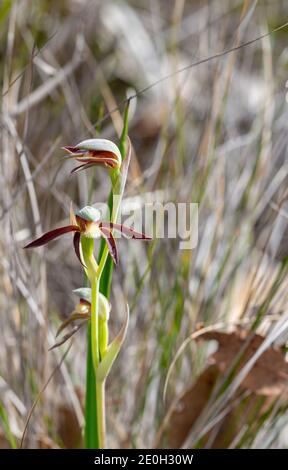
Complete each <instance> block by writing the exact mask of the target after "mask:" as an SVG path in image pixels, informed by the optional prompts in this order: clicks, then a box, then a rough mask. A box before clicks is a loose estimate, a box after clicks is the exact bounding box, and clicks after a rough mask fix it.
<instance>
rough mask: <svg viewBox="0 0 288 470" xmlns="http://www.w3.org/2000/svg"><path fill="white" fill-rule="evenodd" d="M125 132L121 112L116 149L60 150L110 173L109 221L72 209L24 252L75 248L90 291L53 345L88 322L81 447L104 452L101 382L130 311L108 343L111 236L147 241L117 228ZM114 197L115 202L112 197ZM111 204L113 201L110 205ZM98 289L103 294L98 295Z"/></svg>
mask: <svg viewBox="0 0 288 470" xmlns="http://www.w3.org/2000/svg"><path fill="white" fill-rule="evenodd" d="M127 127H128V107H127V108H126V111H125V116H124V127H123V132H122V135H121V139H120V143H119V147H118V146H117V145H116V144H115V143H113V142H111V141H110V140H106V139H89V140H84V141H82V142H80V143H79V144H77V145H75V146H66V147H63V148H64V149H65V151H67V152H68V155H69V156H68V158H72V159H74V160H76V161H77V162H79V163H80V165H78V166H77V167H75V168H74V169H73V170H72V173H77V172H79V171H82V170H86V169H90V168H91V167H93V166H95V165H97V166H102V167H104V168H106V169H107V170H108V171H109V174H110V179H111V194H110V198H109V202H110V204H109V206H110V220H109V222H106V221H102V220H101V219H100V211H99V210H98V209H96V208H95V207H91V206H86V207H84V208H83V209H81V210H79V211H78V212H76V213H74V210H73V206H72V204H71V207H70V222H69V225H66V226H64V227H58V228H56V229H54V230H51V231H49V232H47V233H45V234H43V235H42V236H41V237H39V238H37V239H36V240H34V241H32V242H30V243H28V244H27V245H26V246H25V247H24V248H26V249H28V248H36V247H39V246H42V245H45V244H46V243H48V242H50V241H52V240H55V239H56V238H58V237H60V236H62V235H64V234H67V233H73V234H74V235H73V245H74V250H75V253H76V256H77V258H78V260H79V262H80V263H81V266H82V268H83V270H84V272H85V275H86V276H87V279H88V280H89V283H90V287H83V288H79V289H76V291H74V292H75V294H76V295H77V296H78V297H79V302H78V303H77V305H76V306H75V308H74V311H73V312H72V313H71V315H70V317H69V318H68V319H67V320H65V321H64V322H63V323H62V325H61V326H60V328H59V329H58V331H57V333H56V336H57V337H58V336H59V335H60V333H61V334H63V332H64V331H65V330H66V329H67V327H69V326H70V325H71V324H73V325H74V327H73V328H72V330H71V331H70V332H69V333H66V334H65V335H64V336H63V337H62V338H60V339H59V340H58V341H57V342H56V343H55V345H54V346H53V347H58V346H60V345H62V344H63V343H64V342H65V341H67V340H68V339H70V338H71V336H72V335H73V334H75V333H76V332H77V331H78V330H79V329H80V328H81V327H82V326H83V325H84V324H87V323H88V335H87V338H88V345H87V372H86V377H87V384H86V407H85V409H86V425H85V442H86V447H87V448H105V447H106V437H105V436H106V428H105V381H106V378H107V376H108V374H109V372H110V370H111V367H112V364H113V363H114V361H115V359H116V357H117V355H118V353H119V351H120V348H121V346H122V343H123V341H124V339H125V335H126V331H127V327H128V320H129V310H128V307H127V313H126V318H125V321H124V323H123V326H122V328H121V329H120V332H119V333H118V335H117V336H116V337H115V338H114V339H113V341H112V342H110V343H109V328H108V320H109V314H110V310H111V305H110V303H109V300H108V296H109V291H110V281H111V275H112V266H111V263H110V259H111V260H112V261H113V262H114V264H115V265H117V264H118V261H119V256H118V249H117V245H116V241H115V238H114V235H113V233H114V232H117V233H118V234H121V235H123V236H124V237H125V238H132V239H140V240H151V238H150V237H149V236H147V235H145V234H144V233H140V232H136V231H135V230H134V229H133V228H130V227H126V226H124V225H121V224H118V223H117V216H118V213H119V208H120V204H121V200H122V196H123V192H124V187H125V183H126V178H127V172H128V167H129V161H130V154H131V144H130V140H129V137H128V135H127ZM111 196H112V197H111ZM113 196H117V197H116V198H114V197H113ZM114 200H116V201H117V202H116V203H114V202H113V201H114ZM99 237H101V238H102V242H103V243H102V246H101V249H100V256H99V260H98V261H99V262H97V261H96V259H95V256H94V242H95V239H96V238H99ZM109 255H110V257H111V258H110V259H109ZM112 265H113V263H112ZM103 283H104V287H103ZM100 290H102V293H101V292H100ZM105 294H106V295H105Z"/></svg>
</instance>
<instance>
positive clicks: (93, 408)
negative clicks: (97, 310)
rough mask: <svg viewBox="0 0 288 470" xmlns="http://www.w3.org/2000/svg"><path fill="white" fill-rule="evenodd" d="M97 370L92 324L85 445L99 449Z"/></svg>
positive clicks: (89, 328) (87, 374)
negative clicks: (95, 368)
mask: <svg viewBox="0 0 288 470" xmlns="http://www.w3.org/2000/svg"><path fill="white" fill-rule="evenodd" d="M95 390H96V379H95V370H94V365H93V359H92V339H91V324H90V322H89V323H88V326H87V359H86V397H85V435H84V439H85V447H86V449H99V437H98V427H97V422H98V419H97V401H98V398H97V394H96V396H95Z"/></svg>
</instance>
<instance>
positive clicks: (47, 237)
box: [24, 225, 79, 248]
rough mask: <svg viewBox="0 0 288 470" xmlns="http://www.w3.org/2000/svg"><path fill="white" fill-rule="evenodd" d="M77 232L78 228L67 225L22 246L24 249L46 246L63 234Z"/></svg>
mask: <svg viewBox="0 0 288 470" xmlns="http://www.w3.org/2000/svg"><path fill="white" fill-rule="evenodd" d="M78 231H79V227H78V226H77V225H67V226H66V227H59V228H55V229H54V230H50V232H47V233H44V235H42V236H41V237H39V238H37V239H36V240H34V241H33V242H31V243H28V245H26V246H24V248H35V247H37V246H42V245H46V243H48V242H50V241H51V240H54V239H55V238H57V237H60V236H61V235H64V233H68V232H78Z"/></svg>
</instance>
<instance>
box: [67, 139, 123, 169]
mask: <svg viewBox="0 0 288 470" xmlns="http://www.w3.org/2000/svg"><path fill="white" fill-rule="evenodd" d="M62 148H63V149H64V150H66V151H67V152H68V153H69V154H70V158H74V159H76V160H77V161H78V162H80V163H81V165H79V166H77V167H76V168H74V169H73V170H72V171H71V173H77V172H78V171H81V170H86V169H87V168H90V167H91V166H94V165H103V166H105V167H106V168H108V169H111V170H115V169H119V168H120V167H121V163H122V158H121V153H120V150H119V148H118V147H117V145H116V144H114V142H111V140H106V139H88V140H83V141H82V142H79V144H77V145H75V147H71V146H66V147H62Z"/></svg>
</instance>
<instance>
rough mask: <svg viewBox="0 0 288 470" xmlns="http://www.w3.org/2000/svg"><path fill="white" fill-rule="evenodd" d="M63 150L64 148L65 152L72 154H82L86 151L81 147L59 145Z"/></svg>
mask: <svg viewBox="0 0 288 470" xmlns="http://www.w3.org/2000/svg"><path fill="white" fill-rule="evenodd" d="M61 148H62V149H63V150H66V151H67V152H69V153H72V154H73V155H74V154H75V155H76V154H80V153H81V154H84V153H86V152H87V150H81V149H78V148H76V147H70V146H67V147H61Z"/></svg>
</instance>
